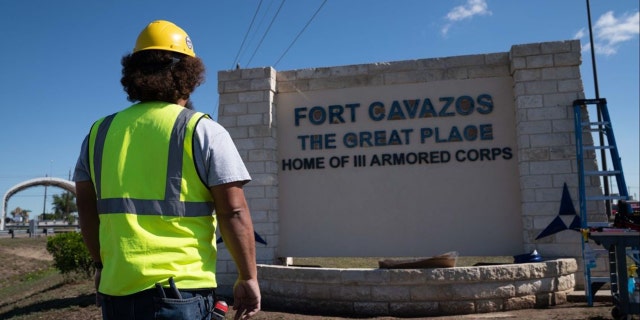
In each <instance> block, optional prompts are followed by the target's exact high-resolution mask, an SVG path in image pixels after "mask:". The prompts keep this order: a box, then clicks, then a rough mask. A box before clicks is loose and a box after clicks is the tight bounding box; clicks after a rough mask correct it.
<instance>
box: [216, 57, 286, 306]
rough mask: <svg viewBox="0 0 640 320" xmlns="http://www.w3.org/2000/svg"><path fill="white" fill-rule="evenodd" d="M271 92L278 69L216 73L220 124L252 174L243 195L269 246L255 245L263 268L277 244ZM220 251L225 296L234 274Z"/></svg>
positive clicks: (273, 255) (222, 249)
mask: <svg viewBox="0 0 640 320" xmlns="http://www.w3.org/2000/svg"><path fill="white" fill-rule="evenodd" d="M275 88H276V71H275V70H274V69H273V68H270V67H267V68H255V69H240V70H232V71H220V72H218V92H219V94H220V106H219V112H218V123H220V124H221V125H222V126H224V127H225V128H226V129H227V130H228V131H229V133H230V134H231V137H232V138H233V141H234V142H235V144H236V147H237V148H238V151H239V152H240V155H241V156H242V159H243V160H244V162H245V165H246V166H247V169H248V170H249V173H250V174H251V178H252V181H251V182H250V183H248V184H247V185H245V187H244V192H245V196H246V198H247V201H248V203H249V209H250V210H251V217H252V219H253V223H254V227H255V231H256V232H257V233H258V234H259V235H260V236H261V237H262V238H263V239H264V240H266V242H267V245H264V244H261V243H256V249H257V252H256V255H257V260H258V263H264V264H272V263H274V261H275V259H276V249H277V246H278V166H277V156H278V154H277V139H276V133H277V125H276V119H275V110H274V108H275V105H274V96H275V91H276V89H275ZM218 249H219V252H218V265H217V268H218V269H217V270H218V272H217V277H218V286H219V291H220V292H219V294H223V295H225V294H227V295H228V294H230V293H231V291H230V290H231V287H232V285H233V283H234V282H235V280H236V277H237V270H236V267H235V263H234V262H233V260H232V259H231V256H230V254H229V252H228V251H227V250H226V248H225V246H224V243H222V244H219V245H218ZM227 291H228V292H227Z"/></svg>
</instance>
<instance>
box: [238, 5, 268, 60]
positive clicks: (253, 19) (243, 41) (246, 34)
mask: <svg viewBox="0 0 640 320" xmlns="http://www.w3.org/2000/svg"><path fill="white" fill-rule="evenodd" d="M261 6H262V0H260V2H259V3H258V7H257V8H256V12H255V13H254V14H253V18H252V19H251V24H249V29H247V33H245V34H244V39H242V43H241V44H240V48H238V53H237V54H236V58H235V59H234V60H233V64H231V68H232V69H233V68H234V67H235V66H236V65H237V63H238V57H240V51H242V47H244V43H245V41H246V40H247V36H249V31H251V28H252V27H253V23H254V22H255V21H256V16H257V15H258V11H260V7H261Z"/></svg>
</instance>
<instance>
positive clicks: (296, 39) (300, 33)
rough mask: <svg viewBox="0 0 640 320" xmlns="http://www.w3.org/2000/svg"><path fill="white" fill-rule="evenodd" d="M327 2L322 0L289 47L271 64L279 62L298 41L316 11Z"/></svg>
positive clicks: (275, 64)
mask: <svg viewBox="0 0 640 320" xmlns="http://www.w3.org/2000/svg"><path fill="white" fill-rule="evenodd" d="M325 3H327V0H324V1H323V2H322V4H320V7H318V9H317V10H316V12H315V13H314V14H313V16H311V18H309V21H307V24H305V26H304V27H303V28H302V30H300V32H299V33H298V35H297V36H296V37H295V39H293V41H292V42H291V44H290V45H289V47H287V49H286V50H285V51H284V52H283V53H282V55H281V56H280V58H278V60H277V61H276V63H274V64H273V66H274V67H275V66H277V65H278V63H280V60H282V58H284V56H285V55H286V54H287V52H289V49H291V47H293V44H295V43H296V41H298V38H299V37H300V35H302V33H304V31H305V30H306V29H307V27H308V26H309V24H311V21H313V19H314V18H315V17H316V15H317V14H318V12H320V10H321V9H322V7H323V6H324V4H325Z"/></svg>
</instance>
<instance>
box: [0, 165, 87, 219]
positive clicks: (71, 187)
mask: <svg viewBox="0 0 640 320" xmlns="http://www.w3.org/2000/svg"><path fill="white" fill-rule="evenodd" d="M39 186H43V187H47V186H53V187H58V188H61V189H64V190H67V191H69V192H72V193H73V194H76V185H75V183H74V182H73V181H69V180H65V179H60V178H54V177H43V178H35V179H31V180H27V181H24V182H21V183H19V184H17V185H15V186H13V187H11V188H10V189H9V191H7V192H6V193H5V194H4V197H2V221H0V230H4V227H5V225H4V222H5V219H6V218H7V204H8V203H9V199H10V198H11V197H12V196H13V195H14V194H16V193H18V192H20V191H23V190H26V189H29V188H31V187H39Z"/></svg>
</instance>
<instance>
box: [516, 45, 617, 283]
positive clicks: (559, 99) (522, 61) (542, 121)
mask: <svg viewBox="0 0 640 320" xmlns="http://www.w3.org/2000/svg"><path fill="white" fill-rule="evenodd" d="M509 56H510V58H509V60H510V64H511V66H510V70H511V74H512V77H513V80H514V88H513V90H514V96H515V97H516V98H515V107H516V122H517V123H516V126H517V134H518V159H519V167H520V186H521V192H522V219H523V224H524V230H525V231H524V233H525V234H524V236H523V240H524V243H525V251H532V250H534V249H535V250H538V252H539V253H541V254H542V255H544V256H545V257H563V256H564V257H567V256H569V257H576V258H577V259H578V260H579V261H580V263H579V264H578V265H579V271H580V276H579V277H577V278H576V279H577V283H578V286H579V287H582V286H583V284H584V281H583V280H584V279H583V277H582V271H583V264H582V259H581V254H582V253H581V250H582V249H581V244H580V241H581V239H580V237H579V234H578V233H577V232H572V231H564V232H560V233H556V234H554V235H551V236H548V237H545V238H542V239H539V240H535V238H536V237H537V236H538V234H539V233H540V231H541V230H543V229H544V228H545V227H546V226H548V225H549V223H550V222H551V221H552V220H553V219H554V218H555V217H556V215H557V214H558V210H559V209H560V199H561V195H562V188H563V185H564V184H565V183H566V184H567V186H568V187H569V190H570V194H571V198H572V199H573V201H574V206H575V208H576V211H578V210H579V205H578V199H579V198H578V168H577V162H576V146H575V129H574V119H573V106H572V104H573V101H574V100H576V99H584V98H585V97H584V91H583V87H582V79H581V77H580V69H579V68H580V64H581V55H580V42H579V41H577V40H576V41H564V42H551V43H535V44H526V45H517V46H513V47H512V49H511V52H510V55H509ZM584 114H585V116H587V115H588V114H587V112H585V113H584ZM583 139H584V143H585V144H593V140H592V137H591V136H590V135H585V136H584V138H583ZM588 156H589V157H590V159H591V160H592V161H585V169H586V170H596V162H595V154H594V153H591V154H589V155H588ZM586 184H587V188H588V189H589V191H588V194H602V191H601V190H600V180H599V179H597V178H595V179H592V180H588V181H586ZM588 211H589V212H588V217H589V221H591V222H595V221H598V222H601V221H606V219H607V218H606V215H605V214H603V213H604V207H603V206H602V205H601V206H599V207H595V206H592V205H590V206H589V207H588ZM598 266H599V267H598V268H597V269H592V271H593V272H594V273H603V274H601V275H602V276H604V275H605V274H604V273H606V271H607V262H606V258H605V257H602V259H601V260H600V261H599V263H598Z"/></svg>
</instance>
